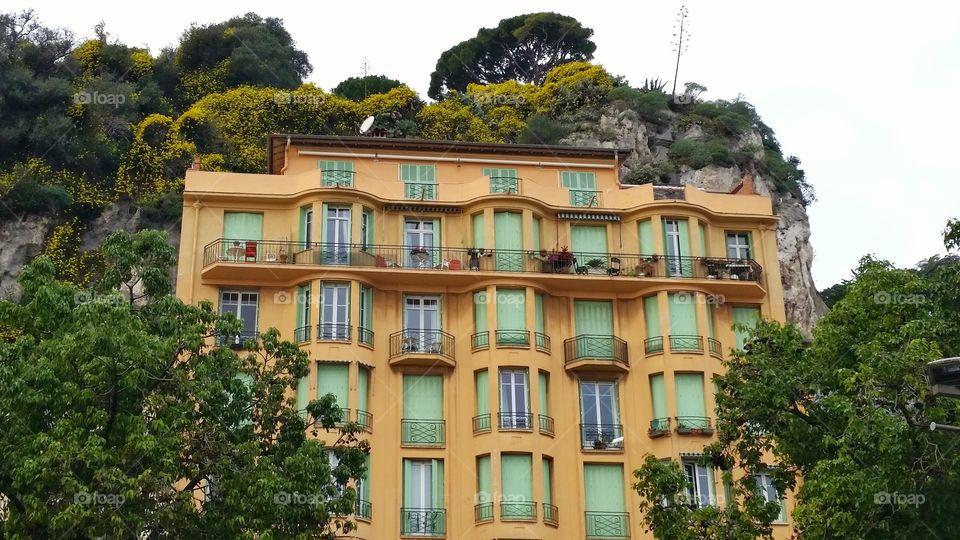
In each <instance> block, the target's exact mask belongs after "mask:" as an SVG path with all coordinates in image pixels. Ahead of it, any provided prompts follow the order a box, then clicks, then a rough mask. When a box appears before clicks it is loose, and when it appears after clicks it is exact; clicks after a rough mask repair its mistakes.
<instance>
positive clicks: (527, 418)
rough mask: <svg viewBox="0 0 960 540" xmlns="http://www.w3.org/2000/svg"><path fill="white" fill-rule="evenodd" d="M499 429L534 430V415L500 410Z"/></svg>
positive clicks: (498, 414) (498, 417)
mask: <svg viewBox="0 0 960 540" xmlns="http://www.w3.org/2000/svg"><path fill="white" fill-rule="evenodd" d="M497 429H499V430H501V431H532V430H533V415H532V414H530V413H525V412H498V413H497Z"/></svg>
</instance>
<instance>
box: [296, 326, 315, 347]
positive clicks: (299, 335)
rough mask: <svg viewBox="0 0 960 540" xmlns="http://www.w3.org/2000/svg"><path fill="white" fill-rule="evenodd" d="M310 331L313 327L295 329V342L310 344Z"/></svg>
mask: <svg viewBox="0 0 960 540" xmlns="http://www.w3.org/2000/svg"><path fill="white" fill-rule="evenodd" d="M310 329H311V326H310V325H307V326H300V327H297V328H294V329H293V341H295V342H296V343H309V342H310Z"/></svg>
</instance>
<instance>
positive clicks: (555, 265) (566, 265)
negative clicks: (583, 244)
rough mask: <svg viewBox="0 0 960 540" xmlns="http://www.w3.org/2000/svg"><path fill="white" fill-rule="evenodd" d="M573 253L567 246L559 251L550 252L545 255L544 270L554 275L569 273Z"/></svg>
mask: <svg viewBox="0 0 960 540" xmlns="http://www.w3.org/2000/svg"><path fill="white" fill-rule="evenodd" d="M573 260H574V257H573V253H571V252H570V249H569V248H568V247H567V246H563V247H561V248H560V250H559V251H556V250H555V251H551V252H550V253H548V254H547V264H546V268H545V270H546V271H548V272H553V273H555V274H565V273H568V272H570V266H571V265H573Z"/></svg>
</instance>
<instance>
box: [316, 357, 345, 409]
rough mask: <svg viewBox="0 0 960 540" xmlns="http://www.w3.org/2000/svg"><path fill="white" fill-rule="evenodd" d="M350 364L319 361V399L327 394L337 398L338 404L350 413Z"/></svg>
mask: <svg viewBox="0 0 960 540" xmlns="http://www.w3.org/2000/svg"><path fill="white" fill-rule="evenodd" d="M348 370H349V366H348V365H347V364H334V363H319V364H317V399H320V398H322V397H323V396H325V395H327V394H333V395H334V397H336V398H337V406H338V407H340V408H341V409H343V410H344V411H345V413H346V415H345V417H344V420H348V418H347V417H346V416H347V415H349V412H348V411H349V409H347V399H348V398H347V396H348V392H349V375H348V373H349V371H348Z"/></svg>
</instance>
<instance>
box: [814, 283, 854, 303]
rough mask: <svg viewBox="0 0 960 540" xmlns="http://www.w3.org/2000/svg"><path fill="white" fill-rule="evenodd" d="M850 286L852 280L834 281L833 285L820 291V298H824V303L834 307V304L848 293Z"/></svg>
mask: <svg viewBox="0 0 960 540" xmlns="http://www.w3.org/2000/svg"><path fill="white" fill-rule="evenodd" d="M849 288H850V282H849V281H847V280H844V281H841V282H840V283H834V284H833V285H831V286H829V287H827V288H826V289H824V290H822V291H818V294H819V295H820V298H821V299H822V300H823V303H824V304H826V305H827V307H829V308H832V307H833V305H834V304H836V303H837V302H839V301H840V300H843V297H844V296H846V294H847V289H849Z"/></svg>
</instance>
